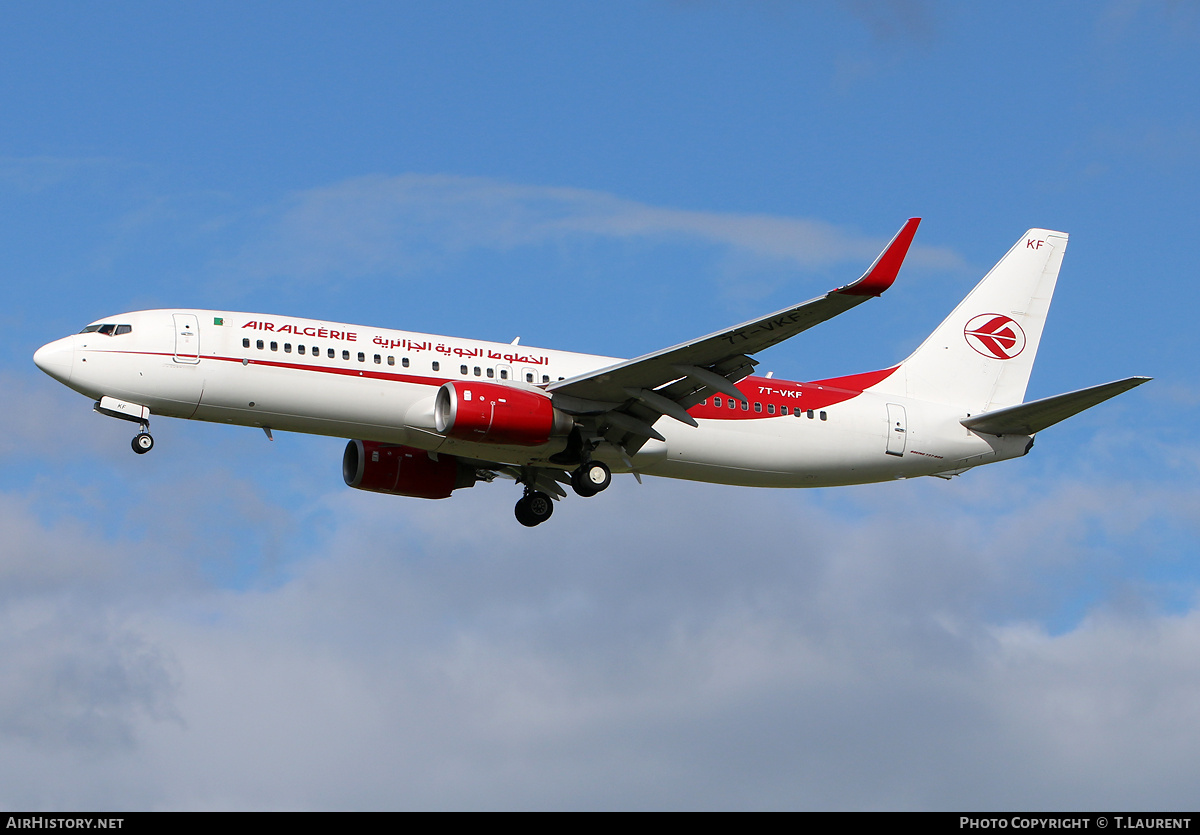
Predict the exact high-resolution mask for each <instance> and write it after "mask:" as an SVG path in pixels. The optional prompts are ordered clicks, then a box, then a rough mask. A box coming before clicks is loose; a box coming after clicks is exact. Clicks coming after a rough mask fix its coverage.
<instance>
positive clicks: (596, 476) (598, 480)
mask: <svg viewBox="0 0 1200 835" xmlns="http://www.w3.org/2000/svg"><path fill="white" fill-rule="evenodd" d="M610 484H612V473H611V472H610V471H609V469H608V467H607V466H606V465H605V464H602V463H601V462H599V461H588V462H587V463H585V464H583V465H581V466H580V467H579V469H577V470H576V471H575V472H573V473H571V488H572V489H573V490H574V491H575V492H576V493H578V494H579V495H581V496H585V497H586V496H594V495H596V494H597V493H599V492H601V491H602V490H605V489H607V487H608V485H610Z"/></svg>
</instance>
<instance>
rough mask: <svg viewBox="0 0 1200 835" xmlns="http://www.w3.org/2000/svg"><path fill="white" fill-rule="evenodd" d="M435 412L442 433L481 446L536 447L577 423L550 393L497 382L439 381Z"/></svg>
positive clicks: (569, 429) (435, 418)
mask: <svg viewBox="0 0 1200 835" xmlns="http://www.w3.org/2000/svg"><path fill="white" fill-rule="evenodd" d="M433 414H434V423H435V425H436V426H437V431H439V432H441V433H442V434H443V435H446V436H447V437H450V438H457V439H458V440H460V441H475V442H477V443H482V444H509V445H512V446H540V445H541V444H544V443H546V442H547V441H548V440H550V438H551V437H552V436H556V435H561V436H565V435H567V434H568V433H570V431H571V429H572V427H573V426H574V425H575V422H574V421H573V420H572V418H571V417H570V416H568V415H566V414H564V413H563V412H560V411H559V410H558V409H556V408H554V406H553V405H551V402H550V395H548V394H545V393H543V392H540V391H529V390H527V389H521V388H516V387H514V386H502V385H497V384H496V383H471V382H466V381H457V382H450V383H443V384H442V387H441V388H440V389H438V393H437V399H436V400H435V401H434V406H433Z"/></svg>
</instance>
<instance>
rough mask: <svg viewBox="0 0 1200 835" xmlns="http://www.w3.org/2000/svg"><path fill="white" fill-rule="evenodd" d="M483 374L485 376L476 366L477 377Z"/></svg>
mask: <svg viewBox="0 0 1200 835" xmlns="http://www.w3.org/2000/svg"><path fill="white" fill-rule="evenodd" d="M481 374H483V372H482V371H481V370H480V369H479V366H478V365H477V366H475V376H476V377H478V376H480V375H481Z"/></svg>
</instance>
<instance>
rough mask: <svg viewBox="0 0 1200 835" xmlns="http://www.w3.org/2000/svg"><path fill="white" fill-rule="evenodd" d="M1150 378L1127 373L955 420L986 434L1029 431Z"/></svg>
mask: <svg viewBox="0 0 1200 835" xmlns="http://www.w3.org/2000/svg"><path fill="white" fill-rule="evenodd" d="M1151 379H1153V378H1151V377H1127V378H1126V379H1124V380H1117V381H1116V382H1112V383H1104V384H1103V385H1099V386H1092V387H1091V388H1086V389H1080V390H1079V391H1071V392H1067V393H1066V394H1057V395H1055V396H1054V397H1045V398H1042V399H1041V400H1034V401H1032V402H1030V403H1021V404H1020V405H1017V406H1009V407H1007V408H1004V409H996V410H994V411H991V412H984V413H982V414H978V415H972V416H971V417H969V418H963V419H962V420H961V421H959V422H960V423H961V424H962V425H963V426H965V427H967V428H968V429H972V430H974V431H976V432H984V433H986V434H988V435H1032V434H1034V433H1035V432H1041V431H1042V430H1043V429H1045V428H1047V427H1049V426H1053V425H1054V424H1056V423H1058V422H1059V421H1063V420H1066V419H1067V418H1069V417H1071V416H1073V415H1077V414H1079V413H1080V412H1082V411H1083V410H1084V409H1090V408H1092V407H1093V406H1095V405H1096V404H1098V403H1103V402H1104V401H1105V400H1108V399H1109V398H1110V397H1116V396H1117V395H1118V394H1121V393H1122V392H1126V391H1129V390H1130V389H1131V388H1135V387H1136V386H1140V385H1141V384H1142V383H1148V382H1150V380H1151Z"/></svg>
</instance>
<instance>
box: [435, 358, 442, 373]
mask: <svg viewBox="0 0 1200 835" xmlns="http://www.w3.org/2000/svg"><path fill="white" fill-rule="evenodd" d="M441 369H442V364H441V363H440V362H438V361H437V360H434V361H433V370H434V371H440V370H441Z"/></svg>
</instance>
